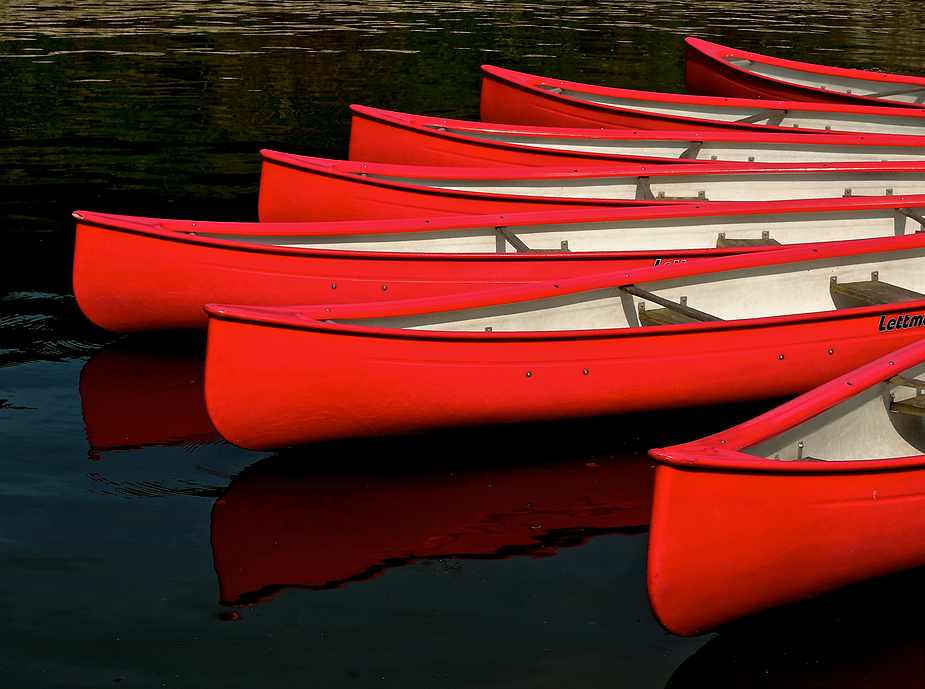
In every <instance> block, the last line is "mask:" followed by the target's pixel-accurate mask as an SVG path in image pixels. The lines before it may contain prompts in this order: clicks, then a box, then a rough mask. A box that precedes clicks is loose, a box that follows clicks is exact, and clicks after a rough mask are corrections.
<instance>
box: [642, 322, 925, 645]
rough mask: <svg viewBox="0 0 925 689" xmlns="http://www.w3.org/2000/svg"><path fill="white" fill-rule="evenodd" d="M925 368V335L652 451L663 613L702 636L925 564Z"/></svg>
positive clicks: (655, 586) (653, 593)
mask: <svg viewBox="0 0 925 689" xmlns="http://www.w3.org/2000/svg"><path fill="white" fill-rule="evenodd" d="M915 318H916V319H918V320H919V321H920V320H921V314H919V315H918V316H916V317H915ZM891 320H892V322H893V324H894V327H896V326H897V324H898V323H902V324H903V325H904V326H905V324H906V322H907V321H906V318H905V317H904V316H899V317H897V319H891ZM923 376H925V342H922V341H917V342H914V343H913V344H911V345H909V346H906V347H905V348H903V349H900V350H898V351H895V352H893V353H890V354H887V355H886V356H884V357H883V358H881V359H878V360H876V361H874V362H873V363H869V364H866V365H864V366H862V367H860V368H858V369H857V370H854V371H852V372H850V373H847V374H845V375H844V376H841V377H839V378H836V379H834V380H832V381H831V382H828V383H826V384H824V385H822V386H820V387H818V388H816V389H814V390H812V391H811V392H808V393H806V394H804V395H803V396H801V397H798V398H797V399H795V400H793V401H791V402H788V403H786V404H784V405H783V406H781V407H779V408H777V409H774V410H772V411H770V412H768V413H766V414H764V415H762V416H759V417H757V418H756V419H753V420H751V421H748V422H746V423H743V424H741V425H739V426H736V427H735V428H732V429H730V430H727V431H723V432H721V433H717V434H715V435H712V436H710V437H708V438H705V439H703V440H698V441H694V442H691V443H687V444H684V445H677V446H674V447H668V448H664V449H658V450H652V452H651V455H652V456H653V457H655V458H656V459H658V460H660V462H661V463H660V465H659V466H658V468H657V470H656V472H657V473H656V488H655V498H654V505H653V514H652V527H651V534H650V539H649V562H648V567H647V572H648V587H649V597H650V601H651V603H652V607H653V610H654V612H655V614H656V617H657V618H658V619H659V621H660V622H661V623H662V624H663V625H664V626H665V627H666V628H667V629H669V630H670V631H673V632H675V633H677V634H684V635H690V634H699V633H702V632H706V631H708V630H710V629H712V628H714V627H716V626H719V625H721V624H724V623H726V622H729V621H730V620H734V619H736V618H739V617H744V616H746V615H749V614H752V613H755V612H758V611H761V610H764V609H766V608H770V607H774V606H777V605H781V604H784V603H789V602H792V601H795V600H799V599H802V598H808V597H811V596H815V595H819V594H821V593H823V592H825V591H828V590H830V589H833V588H836V587H839V586H845V585H847V584H852V583H855V582H859V581H863V580H866V579H870V578H874V577H878V576H883V575H885V574H889V573H892V572H897V571H900V570H903V569H909V568H913V567H918V566H921V565H923V564H925V455H923V452H925V425H923V414H925V411H923V410H925V402H923V399H925V396H923V392H925V380H921V379H922V378H923Z"/></svg>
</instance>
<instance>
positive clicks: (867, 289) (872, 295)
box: [829, 276, 925, 309]
mask: <svg viewBox="0 0 925 689" xmlns="http://www.w3.org/2000/svg"><path fill="white" fill-rule="evenodd" d="M829 292H830V294H831V295H832V301H833V302H834V303H835V308H837V309H851V308H855V307H858V306H882V305H884V304H898V303H901V302H904V301H917V300H919V299H925V294H920V293H919V292H914V291H913V290H911V289H906V288H905V287H898V286H896V285H891V284H890V283H888V282H881V281H880V280H879V279H877V278H876V276H874V279H872V280H864V281H861V282H844V283H839V282H838V281H837V279H836V278H835V277H832V279H831V281H830V282H829Z"/></svg>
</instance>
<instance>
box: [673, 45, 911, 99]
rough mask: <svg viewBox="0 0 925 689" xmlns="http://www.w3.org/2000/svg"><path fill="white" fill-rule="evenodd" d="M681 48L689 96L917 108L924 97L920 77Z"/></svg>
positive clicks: (708, 48) (716, 48)
mask: <svg viewBox="0 0 925 689" xmlns="http://www.w3.org/2000/svg"><path fill="white" fill-rule="evenodd" d="M685 43H686V53H685V56H686V57H685V84H686V87H687V92H688V93H691V94H698V95H703V96H730V97H734V98H769V99H771V100H792V101H807V102H820V103H843V104H855V105H873V106H890V107H893V106H899V107H915V108H921V107H922V101H923V98H925V79H923V78H921V77H912V76H904V75H900V74H886V73H881V72H865V71H861V70H854V69H841V68H838V67H826V66H824V65H814V64H811V63H806V62H796V61H794V60H785V59H781V58H776V57H770V56H767V55H761V54H759V53H752V52H749V51H746V50H738V49H736V48H729V47H726V46H722V45H718V44H716V43H710V42H708V41H703V40H700V39H698V38H687V39H685ZM753 65H757V69H754V68H753ZM801 82H805V83H801ZM865 92H866V93H867V94H868V95H862V94H863V93H865ZM875 93H882V94H886V95H883V96H881V97H876V96H874V95H873V94H875Z"/></svg>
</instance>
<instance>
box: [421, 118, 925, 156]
mask: <svg viewBox="0 0 925 689" xmlns="http://www.w3.org/2000/svg"><path fill="white" fill-rule="evenodd" d="M427 128H429V129H435V130H437V131H444V132H447V133H449V134H454V135H457V136H463V137H466V138H469V139H478V140H482V141H489V142H493V143H499V144H517V145H520V146H531V147H533V148H540V149H554V150H561V151H573V152H576V153H598V154H606V155H622V156H645V157H652V158H666V159H679V160H680V159H691V160H695V159H697V160H717V161H729V162H739V163H756V162H757V163H830V162H846V163H851V162H876V161H901V160H922V159H923V158H925V153H923V150H922V148H921V147H920V146H918V145H915V146H912V145H910V146H898V145H897V146H878V145H865V144H860V145H857V144H838V143H836V142H833V143H831V144H817V143H798V142H791V141H781V142H775V141H768V142H750V141H742V142H737V141H711V140H709V139H708V138H707V139H704V140H700V139H697V140H693V141H676V140H672V139H648V138H636V139H634V138H632V137H629V136H628V137H627V138H604V137H602V138H570V137H546V136H528V135H524V134H507V133H505V132H493V131H487V130H485V131H482V130H478V129H454V128H452V127H440V126H436V125H434V126H430V125H428V127H427Z"/></svg>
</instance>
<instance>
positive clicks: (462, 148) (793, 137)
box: [350, 105, 925, 167]
mask: <svg viewBox="0 0 925 689" xmlns="http://www.w3.org/2000/svg"><path fill="white" fill-rule="evenodd" d="M350 109H351V110H352V111H353V119H352V122H351V125H350V159H351V160H359V161H364V162H376V163H395V164H400V165H445V166H467V167H485V166H486V165H524V166H532V167H541V166H564V165H613V164H615V163H629V164H634V165H638V164H651V163H671V164H677V163H685V164H687V163H713V162H715V161H720V162H741V163H823V162H863V161H882V160H896V161H898V160H925V137H911V136H901V135H891V134H840V135H839V136H837V137H836V136H833V135H832V134H830V133H824V132H822V133H820V132H817V133H814V134H811V133H805V132H804V133H794V132H793V130H787V131H786V132H783V133H781V132H779V131H777V130H773V131H769V130H768V129H766V128H764V129H762V128H758V129H754V130H748V131H739V130H721V129H717V130H695V131H659V130H648V129H643V130H633V129H601V128H596V129H576V128H571V129H569V128H562V127H532V126H528V125H511V124H489V123H482V122H469V121H465V120H448V119H444V118H439V117H427V116H425V115H409V114H406V113H401V112H392V111H389V110H378V109H376V108H368V107H366V106H362V105H351V106H350Z"/></svg>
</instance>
